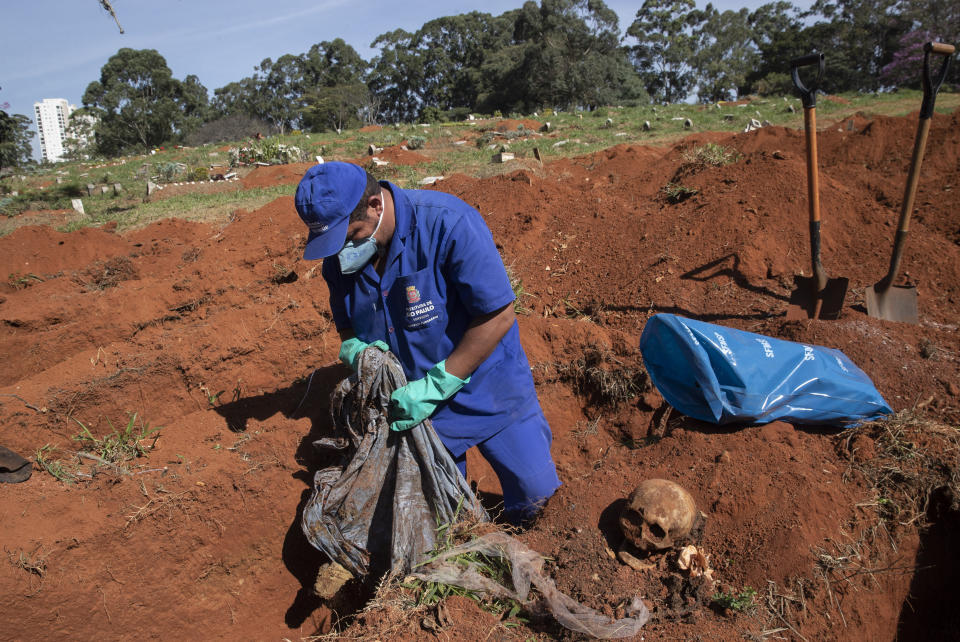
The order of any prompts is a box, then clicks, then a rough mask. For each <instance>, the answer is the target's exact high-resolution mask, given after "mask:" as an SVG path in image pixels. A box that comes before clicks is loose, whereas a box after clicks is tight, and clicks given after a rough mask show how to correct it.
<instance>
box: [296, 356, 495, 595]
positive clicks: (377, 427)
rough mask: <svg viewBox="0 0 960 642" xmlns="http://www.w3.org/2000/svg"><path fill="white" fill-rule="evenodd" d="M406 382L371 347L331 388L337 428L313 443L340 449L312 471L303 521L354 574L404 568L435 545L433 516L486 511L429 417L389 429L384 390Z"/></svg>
mask: <svg viewBox="0 0 960 642" xmlns="http://www.w3.org/2000/svg"><path fill="white" fill-rule="evenodd" d="M403 385H406V378H405V376H404V374H403V369H402V368H401V366H400V362H399V361H397V359H396V357H394V356H393V354H391V353H389V352H381V351H380V350H379V349H377V348H368V349H367V350H365V351H364V352H363V354H361V355H360V360H359V362H358V368H357V373H355V374H354V375H353V376H351V377H349V378H347V379H345V380H343V381H342V382H340V384H339V385H338V386H337V389H336V390H335V391H334V393H333V399H332V402H331V405H330V414H331V416H332V419H333V425H334V431H335V432H334V436H333V437H328V438H324V439H320V440H318V441H316V442H314V446H315V447H317V448H319V449H321V450H328V449H332V450H335V451H340V453H341V454H342V457H341V458H340V461H339V462H338V463H337V464H336V465H333V466H329V467H327V468H324V469H322V470H318V471H317V472H316V474H315V475H314V480H313V481H314V490H313V494H312V496H311V497H310V499H309V501H308V502H307V504H306V506H305V507H304V510H303V519H302V522H301V526H302V528H303V532H304V534H305V535H306V536H307V539H308V540H310V543H311V544H313V545H314V546H315V547H317V548H318V549H320V550H321V551H323V552H324V553H326V554H327V555H328V556H329V557H330V559H331V560H333V561H335V562H337V563H339V564H340V565H341V566H343V567H344V568H346V569H348V570H350V571H351V572H352V573H353V574H354V576H356V577H361V576H365V575H367V574H369V573H374V574H375V575H381V574H383V573H384V572H392V573H393V574H405V573H407V572H408V571H410V569H411V568H413V566H414V565H415V564H416V563H417V562H418V561H420V559H421V558H422V557H423V556H424V554H425V553H427V552H428V551H430V550H431V549H432V548H433V547H434V542H435V528H436V526H437V525H439V524H447V523H451V522H453V521H454V520H455V519H456V518H461V519H462V518H470V519H474V520H485V519H486V518H487V517H486V513H485V512H484V510H483V508H482V507H481V506H480V504H479V502H478V501H477V499H476V497H475V496H474V494H473V492H472V491H471V490H470V486H469V484H467V481H466V480H465V479H464V478H463V476H462V475H461V474H460V471H459V470H458V469H457V466H456V464H454V462H453V459H452V458H451V457H450V454H449V453H448V452H447V450H446V448H444V446H443V443H442V442H441V441H440V438H439V437H438V436H437V433H436V432H435V431H434V430H433V426H432V425H431V424H430V421H429V420H427V421H424V422H423V423H421V424H418V425H417V426H414V427H413V428H412V429H410V430H407V431H404V432H394V431H391V430H390V427H389V424H388V421H387V407H388V405H389V403H390V393H392V392H393V391H394V390H396V389H397V388H399V387H401V386H403ZM458 507H459V513H458Z"/></svg>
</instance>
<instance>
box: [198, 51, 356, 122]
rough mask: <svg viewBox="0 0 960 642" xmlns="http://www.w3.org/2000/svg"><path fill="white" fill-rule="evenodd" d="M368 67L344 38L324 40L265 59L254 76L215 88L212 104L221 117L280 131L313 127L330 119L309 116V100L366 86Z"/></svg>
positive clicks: (256, 68)
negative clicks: (304, 50)
mask: <svg viewBox="0 0 960 642" xmlns="http://www.w3.org/2000/svg"><path fill="white" fill-rule="evenodd" d="M366 69H367V63H366V62H364V60H363V59H362V58H361V57H360V56H359V54H357V52H356V51H355V50H354V49H353V47H351V46H350V45H348V44H347V43H346V42H344V41H343V40H342V39H341V38H337V39H335V40H333V41H332V42H327V41H324V42H320V43H317V44H315V45H313V46H312V47H311V48H310V50H309V51H308V52H307V53H305V54H298V55H294V54H285V55H283V56H280V57H279V58H277V60H276V61H274V60H271V59H270V58H266V59H264V60H263V62H261V63H260V64H259V65H257V66H256V67H254V74H253V75H252V76H250V77H248V78H243V79H242V80H240V81H237V82H232V83H229V84H228V85H225V86H223V87H221V88H219V89H217V90H215V91H214V92H213V93H214V99H213V106H212V107H213V110H214V111H215V112H216V113H217V114H218V115H219V116H224V117H225V116H231V115H237V114H243V115H246V116H249V117H251V118H257V119H262V120H265V121H267V122H269V123H271V124H272V125H273V126H274V127H275V128H276V130H277V131H279V132H281V133H282V132H283V131H285V130H287V129H293V128H297V127H310V126H312V125H313V124H315V123H318V122H319V123H326V122H327V121H326V119H325V118H320V119H319V120H317V118H316V115H315V114H313V115H311V113H312V112H311V102H312V101H315V100H317V99H318V97H319V96H320V95H321V94H324V93H329V92H327V91H326V89H329V88H332V87H346V86H355V85H358V84H362V82H363V80H362V79H363V75H364V72H365V71H366ZM353 94H356V92H352V95H353ZM308 120H309V123H308V122H307V121H308ZM324 126H325V125H324Z"/></svg>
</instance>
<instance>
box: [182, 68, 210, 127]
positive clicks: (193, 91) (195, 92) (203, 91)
mask: <svg viewBox="0 0 960 642" xmlns="http://www.w3.org/2000/svg"><path fill="white" fill-rule="evenodd" d="M177 102H178V103H179V104H180V109H181V111H182V113H183V118H182V120H181V121H180V134H181V136H187V135H189V134H190V133H192V132H194V131H196V130H197V128H199V127H200V125H202V124H203V123H205V122H207V121H208V120H210V118H211V116H212V115H213V110H212V109H211V107H210V99H209V96H208V95H207V88H206V87H204V86H203V85H202V84H200V79H199V78H197V77H196V76H194V75H193V74H190V75H189V76H187V77H186V78H184V79H183V82H181V83H180V85H179V87H178V91H177Z"/></svg>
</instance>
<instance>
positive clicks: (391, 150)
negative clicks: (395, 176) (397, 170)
mask: <svg viewBox="0 0 960 642" xmlns="http://www.w3.org/2000/svg"><path fill="white" fill-rule="evenodd" d="M377 158H379V159H381V160H385V161H389V162H391V163H393V164H394V165H417V164H418V163H429V162H430V160H431V159H430V157H429V156H425V155H423V154H421V153H419V152H415V151H412V150H409V149H404V148H403V147H401V146H400V145H391V146H390V147H384V148H383V150H382V151H380V152H377Z"/></svg>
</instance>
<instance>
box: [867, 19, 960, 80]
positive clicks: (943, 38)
mask: <svg viewBox="0 0 960 642" xmlns="http://www.w3.org/2000/svg"><path fill="white" fill-rule="evenodd" d="M896 9H897V10H898V11H899V12H900V14H901V15H902V16H903V18H904V19H906V20H907V21H909V31H908V32H907V33H906V34H904V36H903V38H904V39H905V40H901V42H900V43H898V49H897V51H898V52H902V51H903V50H904V48H909V47H914V46H916V44H915V42H916V41H918V40H921V39H923V38H926V40H924V42H930V41H937V42H946V43H950V44H952V45H956V44H960V3H957V2H956V1H955V0H901V1H900V2H899V3H898V4H897V7H896ZM911 34H913V35H911ZM921 34H923V35H921ZM921 44H922V43H921ZM899 57H900V58H902V57H903V55H902V54H901V55H900V56H899ZM897 58H898V56H897V53H896V52H895V53H894V59H893V60H892V61H891V63H898V62H899V61H898V60H897ZM938 63H939V61H938ZM915 64H916V66H915V67H912V70H911V67H910V66H909V65H907V66H904V67H902V69H903V73H902V75H901V79H902V80H903V81H904V82H906V83H907V86H911V87H913V86H916V84H917V83H918V82H919V79H920V69H921V68H922V65H923V62H922V54H921V60H917V61H916V63H915ZM937 69H939V67H937ZM884 71H886V68H884ZM882 80H883V81H884V82H885V83H887V82H889V78H884V79H882ZM946 83H947V84H948V85H958V84H960V64H957V61H956V60H954V61H953V64H952V65H951V66H950V69H949V71H948V73H947V77H946Z"/></svg>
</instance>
